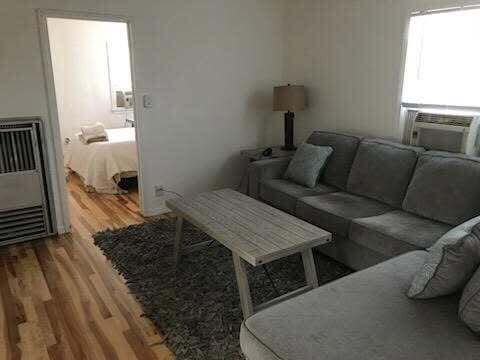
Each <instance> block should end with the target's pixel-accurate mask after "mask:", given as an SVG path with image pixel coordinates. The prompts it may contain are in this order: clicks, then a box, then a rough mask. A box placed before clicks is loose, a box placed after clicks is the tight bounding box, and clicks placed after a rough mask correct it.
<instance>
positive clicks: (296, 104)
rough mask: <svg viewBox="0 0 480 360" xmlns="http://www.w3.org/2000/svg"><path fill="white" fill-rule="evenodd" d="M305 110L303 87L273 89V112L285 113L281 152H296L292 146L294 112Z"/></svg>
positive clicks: (289, 86)
mask: <svg viewBox="0 0 480 360" xmlns="http://www.w3.org/2000/svg"><path fill="white" fill-rule="evenodd" d="M305 108H306V100H305V87H304V86H303V85H290V84H288V85H287V86H276V87H274V89H273V111H286V113H285V145H284V146H283V147H282V150H287V151H292V150H296V147H295V146H294V145H293V120H294V119H295V113H294V111H297V110H304V109H305Z"/></svg>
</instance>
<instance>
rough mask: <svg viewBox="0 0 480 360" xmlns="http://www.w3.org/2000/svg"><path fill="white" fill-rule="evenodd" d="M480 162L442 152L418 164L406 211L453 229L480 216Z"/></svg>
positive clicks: (410, 187)
mask: <svg viewBox="0 0 480 360" xmlns="http://www.w3.org/2000/svg"><path fill="white" fill-rule="evenodd" d="M479 184H480V161H479V160H478V159H475V158H469V157H466V156H458V155H454V154H448V153H440V152H430V151H429V152H426V153H424V154H422V155H421V156H420V158H419V160H418V164H417V167H416V169H415V172H414V175H413V178H412V181H411V182H410V185H409V187H408V190H407V194H406V196H405V200H404V202H403V208H404V209H405V210H407V211H409V212H412V213H414V214H417V215H420V216H424V217H427V218H430V219H433V220H437V221H440V222H444V223H447V224H451V225H458V224H461V223H463V222H464V221H467V220H468V219H471V218H473V217H475V216H478V215H480V186H479Z"/></svg>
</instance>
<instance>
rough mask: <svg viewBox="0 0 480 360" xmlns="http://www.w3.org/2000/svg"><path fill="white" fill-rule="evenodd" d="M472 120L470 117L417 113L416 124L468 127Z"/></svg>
mask: <svg viewBox="0 0 480 360" xmlns="http://www.w3.org/2000/svg"><path fill="white" fill-rule="evenodd" d="M472 120H473V118H472V117H471V116H458V115H446V114H429V113H419V114H418V115H417V119H416V121H417V122H421V123H431V124H440V125H453V126H463V127H470V125H471V123H472Z"/></svg>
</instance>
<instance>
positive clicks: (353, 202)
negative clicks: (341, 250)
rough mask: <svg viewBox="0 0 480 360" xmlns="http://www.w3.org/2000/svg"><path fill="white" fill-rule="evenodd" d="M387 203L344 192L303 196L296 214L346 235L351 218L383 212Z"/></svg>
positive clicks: (387, 208)
mask: <svg viewBox="0 0 480 360" xmlns="http://www.w3.org/2000/svg"><path fill="white" fill-rule="evenodd" d="M390 210H392V209H391V207H389V206H388V205H385V204H382V203H380V202H378V201H375V200H370V199H367V198H364V197H361V196H358V195H354V194H349V193H346V192H337V193H332V194H326V195H321V196H310V197H304V198H302V199H300V200H299V201H298V202H297V209H296V211H295V214H296V216H298V217H299V218H301V219H303V220H305V221H308V222H310V223H312V224H314V225H317V226H319V227H321V228H322V229H325V230H327V231H330V232H333V233H335V234H339V235H343V236H347V235H348V230H349V227H350V223H351V221H352V220H353V219H357V218H363V217H370V216H375V215H380V214H384V213H386V212H388V211H390Z"/></svg>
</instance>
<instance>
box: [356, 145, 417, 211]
mask: <svg viewBox="0 0 480 360" xmlns="http://www.w3.org/2000/svg"><path fill="white" fill-rule="evenodd" d="M423 151H424V149H423V148H418V147H413V146H406V145H402V144H398V143H393V142H389V141H384V140H377V139H366V140H363V141H362V142H361V143H360V146H359V147H358V151H357V156H356V157H355V161H354V162H353V165H352V169H351V171H350V176H349V177H348V183H347V190H348V192H351V193H354V194H357V195H361V196H365V197H368V198H371V199H374V200H378V201H381V202H384V203H385V204H388V205H390V206H393V207H396V208H400V207H401V205H402V201H403V197H404V196H405V192H406V190H407V187H408V184H409V182H410V179H411V178H412V174H413V170H414V169H415V165H416V163H417V157H418V154H419V153H421V152H423Z"/></svg>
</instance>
